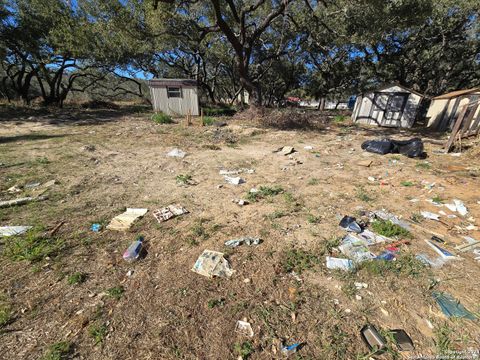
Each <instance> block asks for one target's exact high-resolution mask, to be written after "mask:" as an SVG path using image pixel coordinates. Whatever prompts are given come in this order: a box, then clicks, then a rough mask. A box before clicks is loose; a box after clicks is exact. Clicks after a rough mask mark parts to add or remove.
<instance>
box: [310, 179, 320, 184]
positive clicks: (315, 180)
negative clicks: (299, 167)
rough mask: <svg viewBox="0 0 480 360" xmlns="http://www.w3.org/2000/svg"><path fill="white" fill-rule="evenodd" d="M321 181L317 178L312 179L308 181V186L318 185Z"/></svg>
mask: <svg viewBox="0 0 480 360" xmlns="http://www.w3.org/2000/svg"><path fill="white" fill-rule="evenodd" d="M319 183H320V181H319V180H318V179H317V178H311V179H309V180H308V183H307V185H318V184H319Z"/></svg>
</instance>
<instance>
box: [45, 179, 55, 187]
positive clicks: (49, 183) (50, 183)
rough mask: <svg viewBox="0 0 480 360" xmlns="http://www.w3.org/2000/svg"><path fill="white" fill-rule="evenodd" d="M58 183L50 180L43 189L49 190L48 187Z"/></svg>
mask: <svg viewBox="0 0 480 360" xmlns="http://www.w3.org/2000/svg"><path fill="white" fill-rule="evenodd" d="M56 183H57V180H49V181H47V182H46V183H44V184H43V185H42V187H44V188H48V187H51V186H53V185H55V184H56Z"/></svg>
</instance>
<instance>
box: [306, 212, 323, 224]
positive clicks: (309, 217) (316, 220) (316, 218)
mask: <svg viewBox="0 0 480 360" xmlns="http://www.w3.org/2000/svg"><path fill="white" fill-rule="evenodd" d="M307 222H309V223H310V224H318V223H319V222H320V217H319V216H315V215H312V214H308V215H307Z"/></svg>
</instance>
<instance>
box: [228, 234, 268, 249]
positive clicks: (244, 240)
mask: <svg viewBox="0 0 480 360" xmlns="http://www.w3.org/2000/svg"><path fill="white" fill-rule="evenodd" d="M261 241H262V240H261V239H260V238H254V237H250V236H245V237H241V238H238V239H232V240H228V241H226V242H225V246H228V247H231V248H236V247H237V246H240V245H242V244H245V245H259V244H260V242H261Z"/></svg>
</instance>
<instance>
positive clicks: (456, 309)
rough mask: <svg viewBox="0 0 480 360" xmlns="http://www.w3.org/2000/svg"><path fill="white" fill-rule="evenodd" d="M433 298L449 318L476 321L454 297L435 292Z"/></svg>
mask: <svg viewBox="0 0 480 360" xmlns="http://www.w3.org/2000/svg"><path fill="white" fill-rule="evenodd" d="M432 296H433V298H434V299H435V300H436V301H437V304H438V306H440V309H442V312H443V313H444V314H445V315H447V316H448V317H456V318H465V319H469V320H475V319H476V316H475V315H474V314H472V313H471V312H470V311H468V310H467V309H465V307H464V306H463V305H462V304H460V302H459V301H457V300H456V299H455V298H454V297H453V296H451V295H449V294H445V293H440V292H436V291H435V292H433V293H432Z"/></svg>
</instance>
